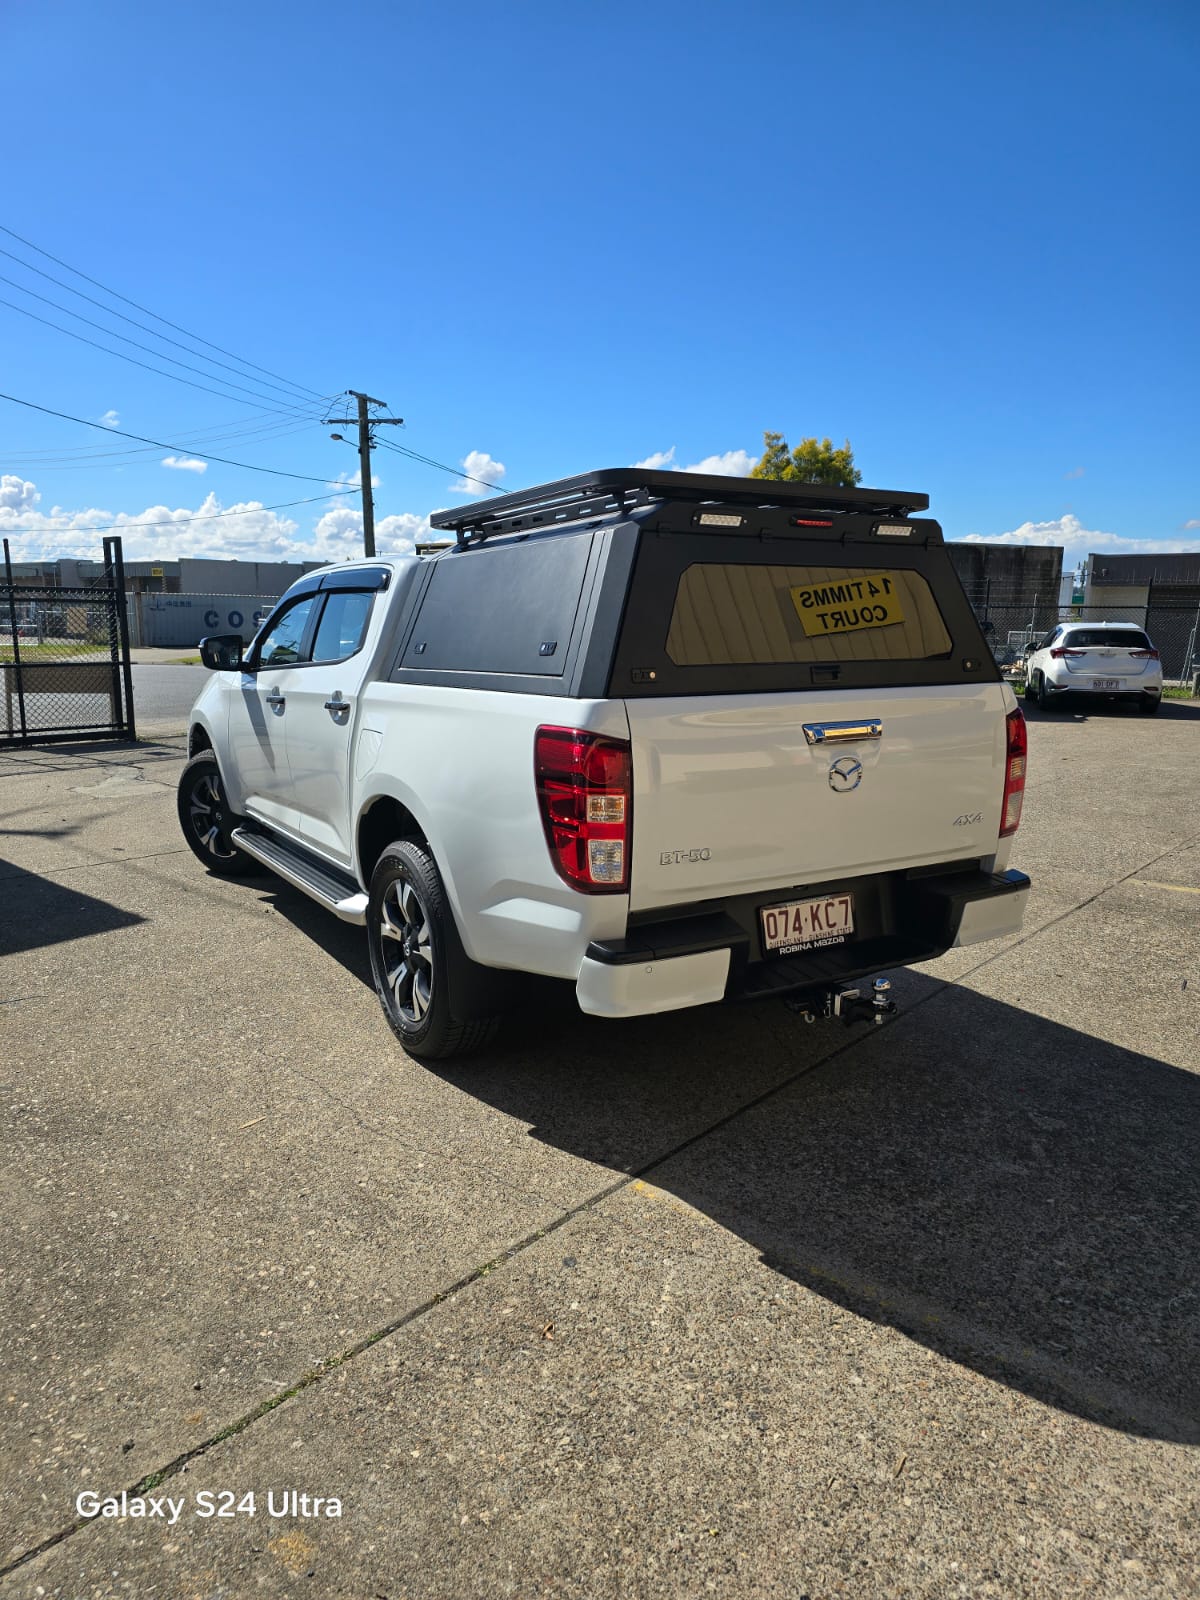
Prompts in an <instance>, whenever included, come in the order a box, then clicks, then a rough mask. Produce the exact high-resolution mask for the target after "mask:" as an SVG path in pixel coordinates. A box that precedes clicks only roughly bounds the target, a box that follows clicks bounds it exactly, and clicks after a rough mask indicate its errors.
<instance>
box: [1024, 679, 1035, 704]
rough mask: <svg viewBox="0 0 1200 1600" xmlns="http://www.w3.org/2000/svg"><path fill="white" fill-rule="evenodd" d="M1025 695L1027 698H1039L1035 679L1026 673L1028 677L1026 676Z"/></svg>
mask: <svg viewBox="0 0 1200 1600" xmlns="http://www.w3.org/2000/svg"><path fill="white" fill-rule="evenodd" d="M1024 695H1025V698H1026V700H1034V699H1036V698H1037V694H1036V691H1035V690H1034V687H1033V679H1032V678H1031V677H1029V676H1028V675H1026V678H1025V689H1024Z"/></svg>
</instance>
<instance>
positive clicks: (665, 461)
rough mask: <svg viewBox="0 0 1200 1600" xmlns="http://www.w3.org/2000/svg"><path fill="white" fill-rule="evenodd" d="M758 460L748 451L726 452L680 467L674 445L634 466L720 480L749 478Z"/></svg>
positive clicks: (653, 470) (637, 462)
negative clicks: (714, 477)
mask: <svg viewBox="0 0 1200 1600" xmlns="http://www.w3.org/2000/svg"><path fill="white" fill-rule="evenodd" d="M758 459H759V458H758V457H757V456H752V455H751V454H750V452H749V451H748V450H726V451H724V452H723V453H722V454H721V455H715V456H705V457H704V459H703V461H694V462H692V463H691V465H690V466H686V467H680V466H677V465H676V463H675V446H674V445H672V446H671V448H670V449H669V450H656V451H655V452H654V454H653V455H650V456H647V457H646V459H645V460H644V461H635V462H634V463H633V464H634V466H635V467H645V468H646V470H647V471H649V472H663V471H667V472H707V473H711V474H715V475H716V476H717V477H720V478H748V477H749V476H750V471H751V468H753V467H755V466H756V465H757V464H758Z"/></svg>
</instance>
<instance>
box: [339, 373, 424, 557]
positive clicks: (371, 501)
mask: <svg viewBox="0 0 1200 1600" xmlns="http://www.w3.org/2000/svg"><path fill="white" fill-rule="evenodd" d="M346 393H347V394H348V395H352V396H353V397H354V399H355V400H357V401H358V415H357V416H356V417H326V418H325V423H326V425H328V424H329V423H334V424H337V425H340V426H341V427H343V428H353V427H355V426H357V428H358V461H359V477H360V478H361V480H362V511H363V554H364V555H368V556H373V555H374V554H375V496H374V494H373V493H372V492H371V450H372V448H373V446H374V443H375V441H374V439H373V438H372V437H371V429H372V428H373V427H374V426H376V424H378V423H381V422H384V423H388V424H389V425H390V426H391V427H393V428H398V427H399V426H400V425H401V423H402V422H403V421H404V418H403V417H372V416H371V415H370V413H369V412H368V410H367V407H368V406H386V405H387V401H386V400H373V399H372V398H371V396H370V395H369V394H361V393H360V392H359V391H358V390H357V389H347V390H346ZM330 437H331V438H333V439H338V440H341V439H342V435H341V434H340V433H334V434H331V435H330ZM349 442H350V441H349V440H348V439H347V440H345V443H347V444H348V443H349Z"/></svg>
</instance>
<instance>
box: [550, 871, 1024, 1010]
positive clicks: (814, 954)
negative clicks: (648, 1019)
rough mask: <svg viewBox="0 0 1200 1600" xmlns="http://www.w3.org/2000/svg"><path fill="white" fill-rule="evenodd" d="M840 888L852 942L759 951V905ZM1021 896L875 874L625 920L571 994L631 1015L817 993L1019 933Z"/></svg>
mask: <svg viewBox="0 0 1200 1600" xmlns="http://www.w3.org/2000/svg"><path fill="white" fill-rule="evenodd" d="M846 888H849V889H851V890H852V891H853V893H854V896H855V917H856V927H857V929H858V931H857V933H856V934H855V936H854V937H853V938H851V939H849V940H847V941H846V943H844V944H841V945H835V946H832V947H830V948H826V949H822V950H812V951H806V952H804V953H802V954H800V955H793V956H782V957H774V958H773V957H769V956H766V955H764V952H763V949H762V945H761V940H760V935H759V924H758V911H759V908H760V907H761V906H764V905H774V904H779V903H780V902H782V901H784V900H788V899H801V898H806V897H808V896H813V895H820V894H823V893H825V892H826V891H829V892H834V891H836V890H838V889H841V890H845V889H846ZM1028 897H1029V879H1028V878H1027V877H1026V876H1025V874H1024V873H1023V872H1015V871H1010V872H1003V873H985V872H981V871H978V870H975V871H971V870H967V871H961V870H957V871H949V872H944V873H943V872H935V873H916V874H911V875H910V874H905V873H885V874H882V875H880V876H879V877H874V878H857V879H852V880H850V881H849V883H846V882H843V883H841V884H840V885H839V884H809V885H800V886H792V887H788V888H782V889H779V890H778V891H776V892H775V893H773V894H768V895H753V896H749V895H743V896H738V897H736V898H734V899H731V900H725V901H719V902H708V903H707V904H705V905H702V906H695V907H689V908H686V909H684V910H681V911H680V912H679V913H678V914H676V915H675V916H672V917H670V918H665V919H661V920H658V921H646V922H641V923H636V924H631V926H630V928H629V930H628V932H627V934H626V937H625V938H623V939H602V940H596V941H594V942H593V943H592V944H590V945H589V946H588V948H587V952H586V955H585V956H584V960H583V964H582V966H581V968H580V974H579V980H578V984H577V986H576V995H577V997H578V1000H579V1005H580V1008H581V1009H582V1010H584V1011H587V1012H590V1013H592V1014H593V1015H595V1016H606V1017H627V1016H640V1015H645V1014H647V1013H649V1012H656V1011H675V1010H679V1009H681V1008H682V1007H685V1006H693V1005H707V1004H709V1003H711V1002H713V1001H716V1000H734V999H758V998H761V997H764V996H767V995H783V994H795V993H797V992H802V991H804V990H813V991H816V990H823V989H827V988H829V987H830V986H831V985H833V984H839V983H844V982H847V981H849V980H851V979H854V978H862V977H867V976H869V975H870V974H872V973H875V972H879V971H880V970H881V969H882V968H885V967H901V966H911V965H912V964H913V963H914V962H918V961H930V960H932V959H934V958H935V957H936V956H939V955H943V954H944V953H945V952H946V951H947V950H949V949H950V948H951V947H952V946H956V945H969V944H979V943H982V942H983V941H984V940H987V939H998V938H1002V937H1004V936H1005V935H1007V934H1012V933H1017V932H1019V931H1020V928H1021V924H1022V921H1023V919H1024V916H1025V905H1026V902H1027V900H1028Z"/></svg>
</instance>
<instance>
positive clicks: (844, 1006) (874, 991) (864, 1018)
mask: <svg viewBox="0 0 1200 1600" xmlns="http://www.w3.org/2000/svg"><path fill="white" fill-rule="evenodd" d="M783 1003H784V1005H785V1006H787V1008H788V1010H789V1011H794V1012H795V1013H796V1014H797V1016H798V1017H799V1018H800V1020H801V1021H802V1022H815V1021H816V1020H817V1018H818V1017H840V1018H841V1021H842V1023H843V1024H844V1025H845V1026H846V1027H847V1028H848V1027H849V1026H850V1024H851V1023H852V1022H874V1023H875V1024H876V1026H878V1025H879V1024H881V1023H882V1022H883V1019H884V1018H885V1017H890V1016H891V1015H892V1014H893V1012H894V1011H895V1009H896V1002H895V1001H894V1000H893V999H892V985H891V982H890V980H889V979H887V978H876V979H875V981H874V982H873V983H872V985H871V992H870V994H864V993H863V991H862V990H861V989H857V988H846V989H829V990H827V991H826V992H825V993H824V994H823V995H821V996H819V997H817V998H815V999H814V997H813V996H812V995H807V996H802V997H801V996H798V997H796V998H791V997H785V998H784V1002H783Z"/></svg>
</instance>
